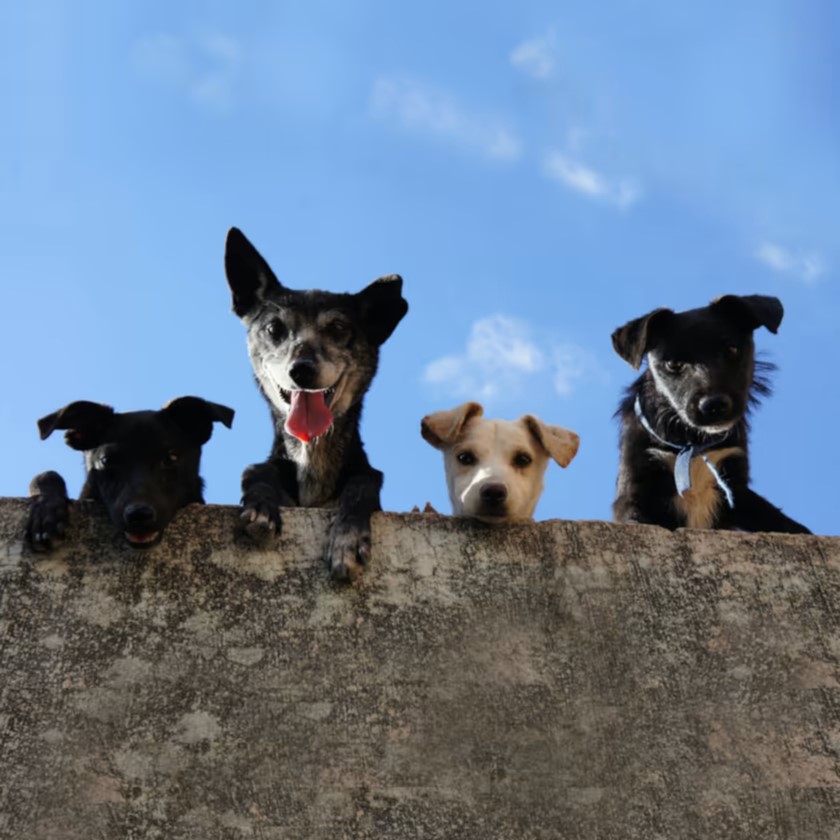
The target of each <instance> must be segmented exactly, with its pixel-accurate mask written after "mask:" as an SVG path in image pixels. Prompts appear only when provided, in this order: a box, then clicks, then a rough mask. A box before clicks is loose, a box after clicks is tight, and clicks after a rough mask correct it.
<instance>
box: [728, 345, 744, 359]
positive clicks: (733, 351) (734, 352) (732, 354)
mask: <svg viewBox="0 0 840 840" xmlns="http://www.w3.org/2000/svg"><path fill="white" fill-rule="evenodd" d="M740 353H741V348H740V347H736V346H735V345H734V344H732V345H730V346H729V347H727V348H726V355H727V356H729V358H731V359H737V358H738V356H739V355H740Z"/></svg>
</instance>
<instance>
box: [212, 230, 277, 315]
mask: <svg viewBox="0 0 840 840" xmlns="http://www.w3.org/2000/svg"><path fill="white" fill-rule="evenodd" d="M225 274H227V280H228V285H229V286H230V290H231V292H232V293H233V311H234V312H235V313H236V314H237V315H238V316H239V317H240V318H244V317H245V316H246V315H247V314H248V313H249V312H251V311H252V310H253V309H254V308H255V307H256V305H257V304H258V303H259V302H260V301H261V300H262V299H263V298H264V297H265V294H266V292H267V291H268V290H269V289H271V288H273V287H277V288H282V286H281V285H280V282H279V281H278V280H277V278H276V277H275V276H274V272H273V271H272V270H271V268H270V267H269V265H268V263H267V262H266V261H265V260H264V259H263V258H262V256H260V253H259V251H257V249H256V248H255V247H254V246H253V245H252V244H251V243H250V242H249V241H248V238H247V237H246V236H245V234H244V233H242V231H241V230H239V228H235V227H233V228H231V229H230V230H229V231H228V235H227V241H226V242H225Z"/></svg>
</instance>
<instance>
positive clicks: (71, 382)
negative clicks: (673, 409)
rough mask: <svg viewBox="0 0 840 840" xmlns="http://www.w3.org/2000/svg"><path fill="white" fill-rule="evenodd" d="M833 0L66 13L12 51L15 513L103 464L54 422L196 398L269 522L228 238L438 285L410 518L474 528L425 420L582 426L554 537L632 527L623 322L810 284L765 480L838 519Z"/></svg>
mask: <svg viewBox="0 0 840 840" xmlns="http://www.w3.org/2000/svg"><path fill="white" fill-rule="evenodd" d="M836 9H837V7H836V4H833V3H831V2H828V0H826V2H804V3H800V2H794V1H793V0H789V2H779V0H761V2H749V0H745V2H740V3H737V4H733V3H730V2H727V3H724V2H718V0H712V2H706V3H703V4H687V3H673V2H659V1H658V0H657V1H652V2H643V1H642V0H624V2H621V0H615V2H611V3H606V4H601V3H598V4H595V3H584V2H550V3H549V2H536V0H534V1H533V2H532V1H530V0H524V1H523V0H520V2H518V3H516V4H513V3H510V4H486V3H482V4H479V3H474V2H469V3H457V2H455V3H453V2H438V0H430V2H426V3H423V4H397V3H386V2H367V0H357V1H356V2H353V3H341V2H337V0H336V2H309V3H305V4H303V3H294V4H293V3H285V2H276V3H275V2H271V3H268V2H253V3H247V4H245V3H230V2H226V3H220V2H201V3H198V2H183V3H177V4H175V3H163V2H154V1H153V2H142V3H140V2H126V3H106V2H104V0H100V2H83V0H79V2H73V3H70V2H45V1H44V0H32V2H27V3H25V4H16V5H14V6H10V7H8V8H6V9H5V10H4V14H3V18H4V20H3V27H2V33H0V56H1V57H0V68H2V69H0V84H2V101H3V104H4V117H3V128H2V129H0V195H2V199H3V200H2V202H1V203H0V220H1V223H0V283H2V288H3V299H4V305H3V308H2V312H0V319H2V321H1V322H0V353H2V358H3V359H4V362H3V365H2V368H0V370H2V379H3V381H2V386H3V394H4V397H5V398H4V399H3V400H2V404H0V439H2V440H3V441H4V446H3V449H2V455H0V458H2V469H1V470H0V481H2V484H1V485H0V494H3V495H11V496H19V495H25V493H26V489H27V486H28V482H29V480H30V478H31V477H32V475H34V474H35V473H36V472H38V471H41V470H43V469H48V468H53V469H58V470H59V471H61V472H63V474H64V475H65V477H66V478H67V480H68V485H69V487H70V489H71V492H72V493H73V494H75V493H77V492H78V490H79V488H80V486H81V482H82V465H81V459H80V457H79V455H78V453H75V452H73V451H71V450H69V449H67V448H66V447H65V446H64V444H63V442H62V440H61V437H60V436H55V438H54V439H53V438H50V439H49V440H48V441H46V442H41V441H39V439H38V435H37V431H36V426H35V421H36V420H37V419H38V418H39V417H41V416H43V415H45V414H47V413H49V412H51V411H53V410H55V409H56V408H59V407H60V406H62V405H64V404H66V403H68V402H71V401H73V400H76V399H91V400H96V401H101V402H106V403H109V404H111V405H113V406H115V407H116V408H117V409H118V410H122V411H127V410H133V409H141V408H155V407H159V406H160V405H162V404H163V403H165V402H166V401H168V400H169V399H171V398H172V397H175V396H179V395H183V394H196V395H198V396H202V397H205V398H207V399H212V400H215V401H217V402H222V403H225V404H228V405H230V406H232V407H234V408H235V409H236V412H237V415H236V420H235V422H234V427H233V429H232V430H231V431H228V430H226V429H223V428H221V427H219V428H218V429H217V431H216V432H215V434H214V437H213V438H212V440H211V441H210V442H209V443H208V444H207V445H206V447H205V450H204V456H203V475H204V477H205V479H206V482H207V492H206V497H207V500H208V501H209V502H218V503H236V502H237V501H238V497H239V477H240V474H241V471H242V469H243V467H244V466H246V465H247V464H249V463H252V462H254V461H259V460H262V459H263V458H264V457H265V455H266V454H267V452H268V450H269V447H270V442H271V426H270V421H269V416H268V409H267V408H266V406H265V405H264V403H263V401H262V398H261V397H260V396H259V394H258V392H257V389H256V386H255V385H254V384H253V381H252V379H251V374H250V367H249V363H248V359H247V354H246V350H245V334H244V329H243V327H242V326H241V324H240V323H239V321H238V319H237V318H236V317H235V316H234V315H233V314H232V313H231V312H230V296H229V292H228V288H227V284H226V281H225V277H224V271H223V265H222V254H223V246H224V237H225V233H226V231H227V229H228V228H229V227H230V226H231V225H236V226H238V227H240V228H241V229H242V230H243V231H244V232H245V233H246V235H247V236H249V238H250V239H251V240H252V241H253V242H254V244H255V245H256V246H257V247H258V248H259V249H260V251H261V252H262V253H263V255H264V256H265V257H266V258H267V259H268V260H269V262H270V263H271V264H272V266H273V268H274V269H275V272H276V273H277V275H278V276H279V277H280V279H281V280H282V281H283V282H284V283H286V284H287V285H288V286H290V287H292V288H312V287H317V288H324V289H328V290H332V291H354V290H358V289H361V288H362V287H363V286H365V285H366V284H367V283H368V282H370V281H371V280H373V279H375V278H376V277H378V276H379V275H382V274H388V273H393V272H396V273H399V274H401V275H402V276H403V277H404V279H405V287H404V288H405V295H406V297H407V299H408V300H409V303H410V311H409V314H408V316H407V317H406V319H405V320H404V321H403V322H402V324H401V325H400V326H399V328H398V329H397V331H396V332H395V333H394V335H393V336H392V337H391V339H390V340H389V342H388V343H387V344H386V345H385V346H384V348H383V355H382V362H381V367H380V372H379V375H378V376H377V379H376V381H375V382H374V386H373V390H372V392H371V394H370V395H369V398H368V401H367V403H366V414H365V418H364V424H363V437H364V439H365V442H366V446H367V449H368V453H369V455H370V458H371V461H372V462H373V463H374V465H376V466H377V467H379V468H380V469H382V470H383V471H384V472H385V476H386V480H385V489H384V494H383V503H384V507H385V508H386V509H390V510H398V511H400V510H408V509H410V508H411V507H412V506H413V505H415V504H418V505H420V506H422V505H423V504H424V503H425V502H426V501H431V502H432V503H433V504H434V505H435V506H436V507H437V508H438V509H439V510H441V511H448V510H449V506H448V502H447V499H446V491H445V486H444V479H443V468H442V463H441V458H440V454H439V453H438V452H436V451H435V450H433V449H432V448H431V447H429V446H428V444H426V443H425V442H424V441H423V440H422V439H421V437H420V434H419V422H420V418H421V417H422V416H423V415H424V414H426V413H429V412H431V411H435V410H438V409H442V408H449V407H452V406H454V405H456V404H458V403H459V402H462V401H464V400H466V399H476V400H478V401H480V402H482V403H483V404H484V406H485V413H486V414H487V415H488V416H496V417H505V418H509V419H513V418H515V417H518V416H519V415H521V414H524V413H533V414H537V415H538V416H540V417H541V418H542V419H543V420H544V421H546V422H549V423H554V424H558V425H562V426H566V427H568V428H571V429H574V430H575V431H577V432H578V433H579V434H580V436H581V449H580V454H579V456H578V457H577V459H576V460H575V461H574V462H573V463H572V464H571V465H570V466H569V468H568V469H566V470H561V469H560V468H559V467H557V466H555V465H551V466H550V467H549V471H548V473H547V475H546V492H545V494H544V496H543V499H542V502H541V504H540V506H539V508H538V511H537V514H538V518H542V519H547V518H555V517H561V518H572V519H605V518H609V516H610V504H611V502H612V498H613V490H614V482H615V474H616V465H617V447H616V443H617V435H618V429H617V426H616V424H615V422H614V420H613V419H612V414H613V411H614V409H615V406H616V404H617V401H618V399H619V395H620V392H621V390H622V388H623V387H624V386H625V385H627V384H628V383H629V382H630V381H631V379H632V378H633V371H632V370H631V369H630V368H629V367H628V366H627V365H626V364H625V363H624V362H622V361H621V360H620V359H619V358H618V357H617V356H616V355H614V353H613V351H612V348H611V345H610V338H609V337H610V333H611V332H612V330H613V329H614V328H615V327H616V326H619V325H621V324H623V323H624V322H626V321H627V320H629V319H631V318H633V317H636V316H638V315H641V314H643V313H645V312H647V311H649V310H651V309H653V308H655V307H658V306H670V307H671V308H674V309H686V308H691V307H694V306H699V305H702V304H704V303H706V302H708V301H709V300H710V299H711V298H713V297H715V296H717V295H719V294H724V293H737V294H751V293H764V294H773V295H778V296H779V297H780V298H781V299H782V301H783V303H784V305H785V319H784V322H783V323H782V326H781V329H780V331H779V334H778V335H777V336H771V335H770V334H769V333H767V332H766V331H761V332H759V333H757V335H756V338H757V345H758V347H759V349H760V350H761V351H762V352H764V353H765V355H766V357H767V358H769V359H770V360H772V361H774V362H776V363H777V364H778V365H779V371H778V373H777V375H776V377H775V391H776V393H775V395H774V397H773V398H772V399H770V400H769V401H767V402H766V403H765V404H764V405H763V407H762V408H761V409H760V410H759V411H758V412H757V413H756V415H755V417H754V422H753V438H752V470H753V486H754V488H755V489H756V490H757V491H758V492H760V493H762V494H764V495H766V496H767V497H768V498H769V499H770V500H771V501H773V502H774V503H776V504H778V505H780V506H782V507H783V508H784V510H785V511H786V512H787V513H788V514H789V515H791V516H793V517H794V518H796V519H799V520H800V521H802V522H803V523H805V524H806V525H808V526H809V527H811V528H812V529H813V530H814V531H816V532H819V533H828V534H838V533H840V528H838V513H837V510H838V507H837V500H838V494H837V490H836V476H837V474H838V472H840V455H838V450H840V447H838V446H837V445H836V444H835V443H834V436H835V431H836V427H837V419H836V418H837V416H838V413H840V397H839V396H838V388H837V387H836V382H837V379H838V376H837V373H836V371H835V369H834V368H835V365H836V364H837V361H838V356H839V355H840V354H838V342H839V341H840V327H838V315H840V292H838V279H839V278H840V237H838V233H840V221H839V220H840V65H838V59H837V56H838V55H840V12H838V11H836Z"/></svg>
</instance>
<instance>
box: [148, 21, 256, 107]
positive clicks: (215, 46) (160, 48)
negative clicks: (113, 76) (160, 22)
mask: <svg viewBox="0 0 840 840" xmlns="http://www.w3.org/2000/svg"><path fill="white" fill-rule="evenodd" d="M241 61H242V50H241V48H240V46H239V43H238V42H237V41H236V40H235V39H234V38H231V37H229V36H227V35H222V34H210V35H204V36H200V37H178V36H176V35H171V34H168V33H159V34H157V35H150V36H148V37H147V38H143V39H142V40H140V41H139V42H138V43H137V45H136V46H135V48H134V63H135V66H136V68H137V69H138V70H139V71H140V72H141V73H143V74H144V75H146V76H148V77H149V78H152V79H155V80H156V81H158V82H162V83H164V84H168V85H171V86H173V87H176V88H178V89H180V90H181V91H183V92H184V93H186V95H187V96H188V97H189V98H190V99H191V100H192V101H193V102H195V103H196V104H197V105H199V106H201V107H203V108H205V109H207V110H209V111H214V112H215V113H218V114H224V113H227V112H229V111H230V109H231V107H232V106H233V94H234V87H235V84H236V80H237V77H238V74H239V69H240V65H241Z"/></svg>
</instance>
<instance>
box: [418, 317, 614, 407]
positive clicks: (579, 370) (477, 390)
mask: <svg viewBox="0 0 840 840" xmlns="http://www.w3.org/2000/svg"><path fill="white" fill-rule="evenodd" d="M590 373H594V374H596V375H597V376H599V377H601V376H602V374H601V372H600V369H599V367H598V365H597V363H596V362H595V361H594V359H593V358H592V357H591V355H590V354H589V353H587V352H586V351H585V350H584V349H583V348H582V347H579V346H577V345H576V344H572V343H570V342H565V343H557V342H554V341H552V340H551V339H543V340H541V341H540V342H539V343H537V341H536V340H535V339H534V337H533V331H532V329H531V327H530V326H529V325H528V324H527V323H526V322H525V321H521V320H519V319H516V318H510V317H508V316H507V315H492V316H490V317H487V318H482V319H480V320H478V321H475V323H473V325H472V327H471V329H470V335H469V338H468V339H467V346H466V349H465V352H464V353H463V354H462V355H458V356H443V357H441V358H439V359H435V360H434V361H433V362H430V363H429V364H428V365H427V366H426V369H425V370H424V372H423V380H424V381H425V382H426V383H427V384H428V385H431V386H433V387H435V388H437V389H438V390H440V391H443V392H445V393H446V394H448V395H450V396H452V397H454V398H458V399H476V400H483V401H485V402H494V401H495V402H497V403H501V402H505V401H507V400H509V399H511V398H515V397H517V396H519V395H520V394H521V393H522V392H523V391H524V390H525V389H527V388H528V387H532V386H534V385H535V380H537V379H539V380H540V382H541V383H542V384H541V385H540V386H539V387H541V388H542V390H545V389H546V387H549V386H553V388H554V390H555V392H556V393H557V394H559V395H560V396H563V397H565V396H569V395H570V394H572V393H573V391H574V389H575V387H576V385H577V383H578V382H579V381H580V380H581V379H582V378H584V377H585V376H587V375H588V374H590Z"/></svg>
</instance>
